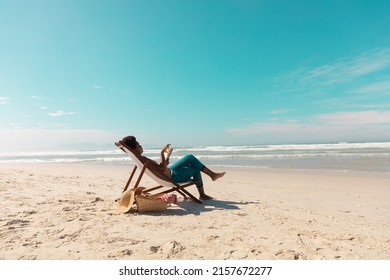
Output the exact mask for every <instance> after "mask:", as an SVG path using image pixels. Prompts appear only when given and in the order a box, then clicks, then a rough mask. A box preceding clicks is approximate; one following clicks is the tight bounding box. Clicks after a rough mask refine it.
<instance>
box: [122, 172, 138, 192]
mask: <svg viewBox="0 0 390 280" xmlns="http://www.w3.org/2000/svg"><path fill="white" fill-rule="evenodd" d="M136 170H137V166H136V165H134V168H133V171H132V172H131V175H130V177H129V180H127V183H126V186H125V188H124V189H123V191H122V193H124V192H125V191H126V190H127V189H128V188H129V185H130V182H131V180H132V179H133V177H134V174H135V171H136Z"/></svg>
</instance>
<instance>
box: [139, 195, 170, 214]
mask: <svg viewBox="0 0 390 280" xmlns="http://www.w3.org/2000/svg"><path fill="white" fill-rule="evenodd" d="M135 204H136V205H137V210H138V212H162V211H164V210H165V209H167V205H168V203H166V202H165V201H163V200H161V199H159V198H155V197H152V196H148V195H144V194H140V195H136V196H135Z"/></svg>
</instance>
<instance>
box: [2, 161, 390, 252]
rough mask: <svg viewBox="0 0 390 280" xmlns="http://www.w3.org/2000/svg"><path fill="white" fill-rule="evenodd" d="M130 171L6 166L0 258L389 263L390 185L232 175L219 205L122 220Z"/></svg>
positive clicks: (217, 192)
mask: <svg viewBox="0 0 390 280" xmlns="http://www.w3.org/2000/svg"><path fill="white" fill-rule="evenodd" d="M130 168H131V166H111V165H88V164H85V165H72V164H63V165H56V164H51V165H49V164H47V165H43V164H42V165H32V164H26V165H16V164H13V165H8V164H7V165H6V164H3V165H0V194H1V201H0V209H1V216H0V225H1V228H0V248H1V251H0V259H12V260H18V259H59V260H64V259H72V260H78V259H90V260H91V259H92V260H106V259H143V260H151V259H183V260H188V259H208V260H224V259H237V260H238V259H268V260H291V259H310V260H317V259H327V260H333V259H343V260H350V259H351V260H356V259H364V260H379V259H387V260H388V259H390V203H389V202H390V178H386V177H379V178H376V177H374V176H367V175H364V176H363V175H351V174H344V175H341V174H322V175H321V174H311V173H304V172H301V173H292V172H268V173H266V172H255V171H252V172H247V171H245V172H244V171H238V170H235V171H234V170H230V171H229V172H228V173H227V174H226V176H225V177H223V178H222V179H220V180H218V181H215V182H211V180H209V178H205V189H206V191H207V193H208V194H209V195H211V196H214V197H215V200H213V201H206V202H204V203H203V204H202V205H199V204H196V203H194V202H191V201H180V202H179V203H178V204H177V205H173V206H171V207H169V208H168V209H167V210H166V211H165V212H163V213H158V214H138V213H137V212H136V210H135V209H134V210H132V211H131V212H130V213H127V214H122V213H118V212H117V211H116V204H115V202H114V200H115V199H116V198H117V197H118V196H119V195H120V193H121V191H122V189H123V186H124V184H125V182H126V180H127V177H128V174H129V171H130ZM141 185H143V186H153V185H154V183H153V182H152V181H151V180H150V179H149V178H147V177H145V179H144V180H143V181H142V184H141ZM191 188H192V189H191ZM189 190H190V191H191V192H192V193H194V194H196V189H195V187H190V189H189Z"/></svg>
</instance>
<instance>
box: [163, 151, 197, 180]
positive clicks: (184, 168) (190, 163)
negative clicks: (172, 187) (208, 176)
mask: <svg viewBox="0 0 390 280" xmlns="http://www.w3.org/2000/svg"><path fill="white" fill-rule="evenodd" d="M203 168H204V164H203V163H201V162H200V161H199V160H198V159H197V158H196V157H194V156H193V155H191V154H189V155H185V156H184V157H182V158H181V159H179V160H178V161H176V162H175V163H174V164H172V165H171V166H169V169H171V170H172V180H173V181H175V182H177V183H183V182H187V181H189V180H191V179H192V178H193V179H195V180H197V181H198V182H199V183H198V184H196V187H198V188H201V187H203V181H202V175H201V173H200V172H201V171H202V169H203Z"/></svg>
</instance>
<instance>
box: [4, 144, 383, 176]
mask: <svg viewBox="0 0 390 280" xmlns="http://www.w3.org/2000/svg"><path fill="white" fill-rule="evenodd" d="M173 148H174V150H173V153H172V155H171V160H170V161H171V162H174V161H175V160H177V159H179V158H180V157H181V156H183V155H185V154H188V153H191V154H193V155H195V156H197V157H198V158H199V159H200V160H201V161H202V162H203V163H204V164H205V165H208V166H214V167H218V168H219V169H223V168H246V169H263V170H267V169H277V170H318V171H338V172H349V171H356V172H374V173H381V174H383V175H386V176H387V175H389V176H390V142H375V143H335V144H302V145H297V144H292V145H252V146H197V147H176V148H175V147H173ZM159 153H160V148H144V155H145V156H147V157H150V158H152V159H155V160H159ZM0 163H53V164H54V163H99V164H132V163H131V160H130V158H129V157H128V156H127V155H126V154H125V153H124V152H123V151H122V150H120V149H118V148H116V147H115V146H114V147H113V149H110V150H90V151H86V150H84V151H56V152H35V153H8V154H0Z"/></svg>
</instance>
